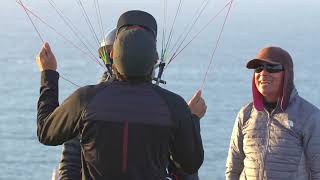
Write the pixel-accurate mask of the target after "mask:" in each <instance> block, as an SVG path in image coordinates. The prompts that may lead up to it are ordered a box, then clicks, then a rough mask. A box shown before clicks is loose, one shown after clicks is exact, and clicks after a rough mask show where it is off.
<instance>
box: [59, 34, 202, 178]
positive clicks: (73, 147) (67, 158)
mask: <svg viewBox="0 0 320 180" xmlns="http://www.w3.org/2000/svg"><path fill="white" fill-rule="evenodd" d="M116 33H117V29H116V28H114V29H112V30H111V31H109V32H108V33H107V34H106V36H105V37H104V38H103V40H102V43H101V46H100V48H99V50H98V53H99V58H100V59H101V60H102V61H103V63H104V64H105V65H106V67H107V69H108V71H106V72H105V73H104V74H103V76H102V78H101V79H100V80H99V82H98V83H105V82H112V81H113V80H114V76H111V75H112V70H111V68H110V67H112V63H113V59H112V57H111V55H110V53H111V51H112V47H113V43H114V40H115V37H116ZM110 74H111V75H110ZM190 108H192V107H190ZM191 111H192V110H191ZM167 169H168V174H167V177H168V178H171V179H172V180H199V177H198V174H197V173H195V174H188V173H185V172H184V171H183V170H182V169H181V168H179V165H176V164H175V163H174V161H173V160H172V159H169V165H168V168H167ZM54 177H56V178H55V179H60V180H73V179H81V145H80V139H79V136H77V137H76V138H74V139H72V140H69V141H67V142H65V143H64V144H63V148H62V153H61V159H60V163H59V171H58V173H56V172H55V173H54Z"/></svg>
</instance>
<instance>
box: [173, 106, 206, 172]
mask: <svg viewBox="0 0 320 180" xmlns="http://www.w3.org/2000/svg"><path fill="white" fill-rule="evenodd" d="M180 107H183V108H184V110H182V111H176V112H180V114H179V115H178V116H174V117H175V118H178V120H179V121H178V123H179V124H178V128H177V131H176V134H175V137H174V142H173V144H172V157H173V159H174V160H175V161H176V162H177V163H178V164H179V165H180V166H181V169H182V170H183V171H184V172H186V173H188V174H194V173H196V172H197V171H198V169H199V168H200V166H201V165H202V163H203V159H204V152H203V146H202V139H201V134H200V119H199V118H198V117H197V116H196V115H192V114H191V112H190V109H189V107H188V106H187V104H186V103H185V101H184V105H182V106H180ZM176 108H177V107H176ZM176 110H177V109H176Z"/></svg>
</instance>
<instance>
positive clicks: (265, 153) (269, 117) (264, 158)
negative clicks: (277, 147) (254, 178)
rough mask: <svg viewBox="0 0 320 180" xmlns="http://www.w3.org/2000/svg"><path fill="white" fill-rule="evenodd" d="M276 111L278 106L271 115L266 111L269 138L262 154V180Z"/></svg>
mask: <svg viewBox="0 0 320 180" xmlns="http://www.w3.org/2000/svg"><path fill="white" fill-rule="evenodd" d="M276 109H277V106H276V108H274V110H272V112H271V113H269V112H268V111H267V110H265V111H266V112H267V114H268V122H267V138H266V146H265V148H264V151H263V154H262V157H263V162H262V163H261V164H262V168H261V171H262V173H261V171H260V174H259V177H260V178H259V179H260V180H263V179H264V172H265V165H266V159H267V156H268V149H269V141H270V126H271V121H272V117H273V114H274V112H275V110H276Z"/></svg>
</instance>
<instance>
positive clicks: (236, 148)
mask: <svg viewBox="0 0 320 180" xmlns="http://www.w3.org/2000/svg"><path fill="white" fill-rule="evenodd" d="M242 122H243V110H241V111H240V112H239V114H238V116H237V118H236V122H235V124H234V127H233V131H232V135H231V140H230V146H229V152H228V157H227V162H226V172H225V173H226V180H239V178H240V175H241V172H242V170H243V166H244V165H243V160H244V158H245V155H244V152H243V134H242Z"/></svg>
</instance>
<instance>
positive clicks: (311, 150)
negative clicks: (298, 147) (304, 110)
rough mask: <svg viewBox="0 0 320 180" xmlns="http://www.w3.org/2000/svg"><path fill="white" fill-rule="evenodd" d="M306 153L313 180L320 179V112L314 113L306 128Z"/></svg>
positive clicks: (304, 142) (304, 141)
mask: <svg viewBox="0 0 320 180" xmlns="http://www.w3.org/2000/svg"><path fill="white" fill-rule="evenodd" d="M303 144H304V153H305V156H306V160H307V167H308V168H309V170H310V175H311V179H312V180H320V112H319V110H316V113H312V114H311V116H310V117H309V119H308V121H307V124H306V126H305V128H304V134H303Z"/></svg>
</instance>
